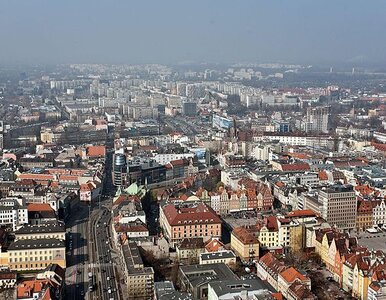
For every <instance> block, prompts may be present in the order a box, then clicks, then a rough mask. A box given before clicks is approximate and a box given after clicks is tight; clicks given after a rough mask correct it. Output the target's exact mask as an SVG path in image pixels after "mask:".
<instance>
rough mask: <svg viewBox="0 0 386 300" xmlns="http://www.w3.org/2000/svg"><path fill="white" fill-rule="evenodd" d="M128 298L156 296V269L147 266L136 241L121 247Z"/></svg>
mask: <svg viewBox="0 0 386 300" xmlns="http://www.w3.org/2000/svg"><path fill="white" fill-rule="evenodd" d="M120 258H121V261H122V262H123V267H124V275H125V281H126V284H127V294H126V295H127V297H128V299H143V300H145V299H150V298H152V297H153V296H154V270H153V268H151V267H145V266H144V264H143V261H142V258H141V255H140V253H139V249H138V247H137V245H136V244H135V242H133V241H128V242H127V243H125V244H123V245H122V247H121V257H120Z"/></svg>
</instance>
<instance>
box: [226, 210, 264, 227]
mask: <svg viewBox="0 0 386 300" xmlns="http://www.w3.org/2000/svg"><path fill="white" fill-rule="evenodd" d="M259 218H261V214H259V213H256V212H255V211H242V212H241V211H239V212H234V213H230V214H229V215H227V216H225V217H223V220H224V221H225V222H226V223H227V224H228V225H229V226H230V227H232V229H233V228H236V227H239V226H244V225H255V224H256V221H257V219H259Z"/></svg>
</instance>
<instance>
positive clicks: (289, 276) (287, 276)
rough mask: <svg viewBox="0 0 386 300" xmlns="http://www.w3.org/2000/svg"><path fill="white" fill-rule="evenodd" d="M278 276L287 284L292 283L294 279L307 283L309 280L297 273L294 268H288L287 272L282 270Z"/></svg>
mask: <svg viewBox="0 0 386 300" xmlns="http://www.w3.org/2000/svg"><path fill="white" fill-rule="evenodd" d="M280 276H281V277H282V278H283V279H284V280H285V281H286V282H287V283H292V282H294V281H295V280H296V279H299V280H300V281H309V280H310V279H309V278H308V277H306V276H304V275H302V274H300V273H299V272H298V270H296V269H295V268H294V267H290V268H288V269H287V270H284V271H283V272H281V273H280Z"/></svg>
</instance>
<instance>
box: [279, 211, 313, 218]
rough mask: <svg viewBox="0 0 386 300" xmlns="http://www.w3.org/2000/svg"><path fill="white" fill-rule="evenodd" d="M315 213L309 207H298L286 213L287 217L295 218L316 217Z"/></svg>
mask: <svg viewBox="0 0 386 300" xmlns="http://www.w3.org/2000/svg"><path fill="white" fill-rule="evenodd" d="M316 216H317V215H316V213H315V212H314V211H313V210H311V209H298V210H293V211H291V212H289V213H288V214H287V216H286V217H287V218H297V217H316Z"/></svg>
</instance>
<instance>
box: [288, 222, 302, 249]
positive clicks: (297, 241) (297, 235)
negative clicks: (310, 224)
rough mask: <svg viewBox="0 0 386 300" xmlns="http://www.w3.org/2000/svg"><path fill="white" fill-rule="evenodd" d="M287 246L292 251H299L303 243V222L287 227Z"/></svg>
mask: <svg viewBox="0 0 386 300" xmlns="http://www.w3.org/2000/svg"><path fill="white" fill-rule="evenodd" d="M289 238H290V241H289V246H290V248H291V250H292V251H293V252H296V251H300V250H302V249H303V248H304V245H305V227H304V225H303V224H301V225H299V226H292V227H290V228H289Z"/></svg>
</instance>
